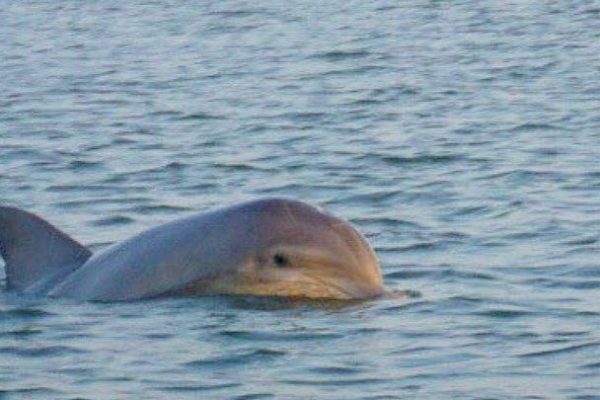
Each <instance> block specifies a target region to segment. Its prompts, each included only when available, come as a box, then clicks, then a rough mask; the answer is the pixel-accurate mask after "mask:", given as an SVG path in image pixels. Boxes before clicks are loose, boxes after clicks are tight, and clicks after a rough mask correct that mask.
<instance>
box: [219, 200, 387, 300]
mask: <svg viewBox="0 0 600 400" xmlns="http://www.w3.org/2000/svg"><path fill="white" fill-rule="evenodd" d="M247 207H248V209H247V210H246V212H251V213H252V221H253V224H254V230H253V236H254V237H253V238H252V240H254V246H253V247H252V248H253V250H252V251H250V252H249V253H248V254H247V257H246V262H245V263H244V264H243V265H241V266H240V267H239V268H238V269H237V270H236V273H235V274H233V275H230V276H227V277H225V278H224V279H222V280H221V281H220V282H215V283H213V285H212V291H214V292H217V293H227V294H240V295H261V296H286V297H304V298H331V299H362V298H369V297H375V296H379V295H381V294H382V293H383V281H382V278H381V271H380V268H379V264H378V261H377V258H376V256H375V253H374V252H373V250H372V248H371V246H370V245H369V244H368V242H367V241H366V239H365V238H364V237H363V236H362V235H361V234H360V233H359V232H358V231H357V230H356V229H355V228H354V227H353V226H352V225H350V224H349V223H348V222H346V221H344V220H341V219H339V218H337V217H335V216H333V215H331V214H328V213H326V212H324V211H323V210H321V209H319V208H317V207H313V206H311V205H308V204H306V203H302V202H299V201H294V200H287V199H266V200H259V201H256V202H253V203H250V204H249V205H248V206H247ZM249 239H250V238H249Z"/></svg>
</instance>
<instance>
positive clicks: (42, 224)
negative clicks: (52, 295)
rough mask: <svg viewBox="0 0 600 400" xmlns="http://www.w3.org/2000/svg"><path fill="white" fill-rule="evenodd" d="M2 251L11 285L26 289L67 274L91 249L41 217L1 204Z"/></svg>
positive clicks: (81, 262)
mask: <svg viewBox="0 0 600 400" xmlns="http://www.w3.org/2000/svg"><path fill="white" fill-rule="evenodd" d="M0 255H2V258H3V259H4V261H5V263H6V267H5V268H6V280H7V283H8V286H9V287H10V288H14V289H19V290H24V289H26V288H28V287H30V286H32V285H35V284H38V285H40V284H41V282H44V281H46V282H47V281H49V280H53V279H54V278H57V277H59V276H66V275H67V274H68V273H69V272H71V271H73V270H75V269H76V268H78V267H79V266H81V265H82V264H83V263H85V261H86V260H87V259H88V258H89V257H90V256H91V255H92V253H91V252H90V251H89V250H88V249H87V248H85V247H84V246H82V245H81V244H79V243H77V242H76V241H75V240H73V239H71V238H70V237H69V236H68V235H67V234H65V233H63V232H61V231H60V230H58V229H57V228H55V227H54V226H52V225H50V224H49V223H48V222H46V221H44V220H43V219H41V218H40V217H38V216H36V215H33V214H31V213H28V212H26V211H23V210H19V209H18V208H13V207H0Z"/></svg>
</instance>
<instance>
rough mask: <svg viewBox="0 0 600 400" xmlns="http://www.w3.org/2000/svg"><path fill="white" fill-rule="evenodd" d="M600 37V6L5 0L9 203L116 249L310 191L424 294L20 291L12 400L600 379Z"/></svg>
mask: <svg viewBox="0 0 600 400" xmlns="http://www.w3.org/2000/svg"><path fill="white" fill-rule="evenodd" d="M213 3H214V4H213ZM599 54H600V7H599V6H598V4H597V3H595V2H593V1H573V2H566V1H557V2H552V3H546V2H519V1H517V2H478V1H474V0H465V1H454V2H440V1H416V2H394V1H375V2H364V1H333V2H328V3H327V4H321V3H318V2H310V1H298V2H293V3H289V2H287V3H284V2H275V1H263V2H258V3H256V2H237V1H222V2H187V3H186V2H172V4H168V2H116V1H110V0H109V1H103V2H83V1H61V2H50V1H39V2H28V3H27V4H25V3H21V2H8V1H2V2H0V55H1V58H0V76H1V79H0V93H1V95H0V141H1V142H0V144H1V145H0V203H2V204H10V205H16V206H19V207H21V208H25V209H27V210H30V211H33V212H36V213H38V214H40V215H42V216H44V217H45V218H47V219H48V220H50V221H52V222H53V223H55V224H56V225H58V226H59V227H60V228H62V229H64V230H65V231H66V232H68V233H69V234H71V235H73V236H74V237H76V238H78V239H79V240H80V241H81V242H83V243H85V244H87V245H89V246H90V247H91V248H92V249H94V250H98V249H101V248H103V247H105V246H106V245H107V244H109V243H113V242H115V241H119V240H122V239H124V238H127V237H128V236H130V235H132V234H134V233H136V232H139V231H140V230H142V229H145V228H147V227H149V226H153V225H155V224H158V223H161V222H164V221H167V220H171V219H173V218H176V217H180V216H184V215H188V214H190V213H193V212H196V211H198V210H206V209H210V208H212V207H216V206H220V205H225V204H232V203H235V202H237V201H242V200H247V199H252V198H256V197H261V196H273V195H283V196H291V197H294V198H299V199H303V200H306V201H309V202H313V203H316V204H320V205H322V206H324V207H325V208H327V209H328V210H330V211H332V212H333V213H335V214H337V215H340V216H342V217H344V218H346V219H349V220H351V221H352V222H353V223H354V224H355V225H356V226H358V227H359V229H360V230H361V231H362V232H364V233H365V235H366V236H367V237H368V238H369V240H370V241H371V242H372V243H373V245H374V247H375V248H376V251H377V253H378V255H379V257H380V260H381V263H382V267H383V271H384V275H385V282H386V286H387V287H388V288H389V289H390V290H391V291H404V290H406V291H408V295H407V296H390V297H386V298H383V299H378V300H373V301H367V302H361V303H356V304H349V305H346V306H340V305H339V304H337V305H336V304H327V303H325V304H289V303H287V302H285V301H274V300H264V299H250V298H219V297H216V298H194V299H189V298H188V299H164V300H153V301H141V302H135V303H128V304H119V303H116V304H95V303H78V302H72V301H65V300H57V299H50V300H48V299H30V298H23V297H22V296H19V295H16V294H14V293H10V292H6V291H5V290H2V291H0V398H1V399H21V398H23V399H25V398H26V399H29V398H57V399H75V398H81V399H83V398H85V399H103V398H124V397H125V398H140V397H143V398H147V399H152V398H154V399H159V398H190V399H192V398H194V399H196V398H211V399H268V398H278V399H279V398H282V399H284V398H285V399H306V398H320V399H339V398H348V399H393V398H420V399H457V398H460V399H558V398H561V399H581V400H582V399H598V398H600V383H599V382H600V379H599V378H600V333H599V332H600V303H599V301H598V298H599V294H600V269H599V263H600V261H599V258H598V255H599V254H600V248H599V240H600V232H599V229H598V227H599V226H600V164H599V163H598V160H599V158H600V147H599V146H598V145H599V143H600V114H599V112H598V111H599V110H600V80H599V79H598V77H599V76H600V56H599ZM0 274H1V273H0Z"/></svg>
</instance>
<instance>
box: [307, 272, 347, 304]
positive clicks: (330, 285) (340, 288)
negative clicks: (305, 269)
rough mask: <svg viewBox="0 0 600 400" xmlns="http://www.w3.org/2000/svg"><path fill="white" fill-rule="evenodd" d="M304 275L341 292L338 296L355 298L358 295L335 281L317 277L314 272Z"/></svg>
mask: <svg viewBox="0 0 600 400" xmlns="http://www.w3.org/2000/svg"><path fill="white" fill-rule="evenodd" d="M304 276H307V277H308V278H309V279H310V280H311V281H312V282H316V283H317V284H319V285H321V286H323V287H325V288H327V289H328V290H329V289H333V290H334V291H336V292H338V293H339V294H341V295H342V296H336V297H337V298H340V299H342V298H347V299H353V298H355V297H356V296H354V295H352V293H350V292H349V291H347V290H346V289H344V288H343V287H342V286H340V285H336V284H335V283H333V282H328V281H326V280H325V279H323V278H319V277H316V276H314V275H312V274H310V275H309V274H304Z"/></svg>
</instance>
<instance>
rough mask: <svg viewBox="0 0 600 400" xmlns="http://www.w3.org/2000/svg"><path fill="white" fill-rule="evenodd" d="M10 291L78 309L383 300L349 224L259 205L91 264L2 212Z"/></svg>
mask: <svg viewBox="0 0 600 400" xmlns="http://www.w3.org/2000/svg"><path fill="white" fill-rule="evenodd" d="M0 254H1V255H2V257H3V258H4V260H5V262H6V272H7V283H8V287H9V288H13V289H16V290H20V291H22V292H25V293H28V294H45V295H46V294H47V295H49V296H53V297H70V298H77V299H84V300H104V301H108V300H137V299H142V298H149V297H158V296H161V297H164V296H167V295H202V294H234V295H258V296H283V297H298V298H302V297H305V298H323V299H328V298H329V299H340V300H342V299H363V298H369V297H375V296H379V295H381V294H382V293H383V282H382V278H381V271H380V269H379V264H378V262H377V258H376V256H375V253H374V252H373V250H372V249H371V247H370V246H369V244H368V243H367V241H366V240H365V239H364V237H363V236H362V235H361V234H360V233H359V232H358V231H356V229H355V228H354V227H352V226H351V225H350V224H349V223H347V222H345V221H343V220H340V219H338V218H336V217H334V216H332V215H329V214H327V213H325V212H323V211H321V210H319V209H317V208H315V207H313V206H310V205H308V204H306V203H302V202H300V201H295V200H287V199H276V198H273V199H263V200H257V201H251V202H247V203H243V204H239V205H235V206H231V207H228V208H224V209H220V210H216V211H213V212H208V213H204V214H199V215H194V216H191V217H188V218H184V219H180V220H176V221H172V222H169V223H166V224H163V225H160V226H157V227H155V228H152V229H149V230H147V231H145V232H142V233H140V234H138V235H136V236H134V237H132V238H130V239H128V240H126V241H124V242H122V243H119V244H116V245H114V246H112V247H110V248H108V249H106V250H104V251H103V252H100V253H98V254H96V255H92V254H91V252H90V251H89V250H88V249H86V248H85V247H84V246H82V245H80V244H78V243H77V242H75V241H74V240H73V239H71V238H70V237H68V236H67V235H65V234H64V233H62V232H60V231H59V230H58V229H57V228H55V227H53V226H52V225H50V224H49V223H47V222H46V221H44V220H42V219H41V218H39V217H37V216H35V215H32V214H29V213H27V212H25V211H22V210H19V209H16V208H8V207H0Z"/></svg>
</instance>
